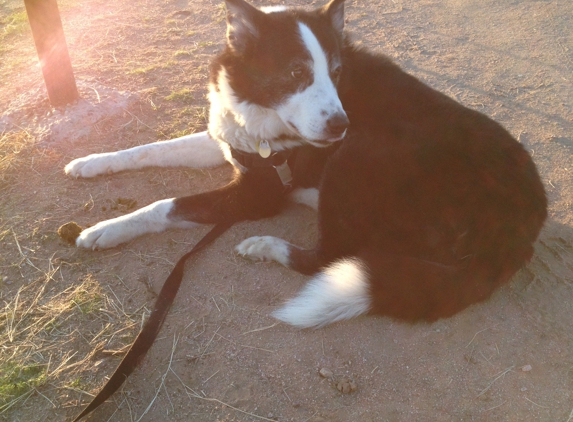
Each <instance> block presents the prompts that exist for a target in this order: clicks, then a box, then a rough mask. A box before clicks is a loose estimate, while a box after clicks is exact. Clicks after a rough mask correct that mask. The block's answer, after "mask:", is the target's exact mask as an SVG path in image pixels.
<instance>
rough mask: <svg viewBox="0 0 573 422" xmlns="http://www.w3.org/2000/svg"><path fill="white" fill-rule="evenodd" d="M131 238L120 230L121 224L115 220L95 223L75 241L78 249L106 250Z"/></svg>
mask: <svg viewBox="0 0 573 422" xmlns="http://www.w3.org/2000/svg"><path fill="white" fill-rule="evenodd" d="M131 237H132V236H129V235H127V233H126V231H125V230H122V224H121V223H119V222H118V221H117V219H116V218H114V219H111V220H105V221H102V222H100V223H97V224H96V225H95V226H93V227H90V228H88V229H85V230H84V231H82V232H81V233H80V235H79V236H78V238H77V239H76V246H77V247H78V248H86V249H93V250H96V249H107V248H113V247H114V246H117V245H119V244H120V243H123V242H125V241H127V240H129V239H130V238H131Z"/></svg>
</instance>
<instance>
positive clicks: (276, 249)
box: [235, 236, 289, 266]
mask: <svg viewBox="0 0 573 422" xmlns="http://www.w3.org/2000/svg"><path fill="white" fill-rule="evenodd" d="M235 251H236V252H237V253H238V254H240V255H242V256H244V257H246V258H250V259H252V260H255V261H277V262H280V263H281V264H283V265H285V266H288V263H289V243H288V242H286V241H284V240H282V239H279V238H277V237H273V236H253V237H249V238H248V239H245V240H243V241H242V242H241V243H239V244H238V245H237V246H235Z"/></svg>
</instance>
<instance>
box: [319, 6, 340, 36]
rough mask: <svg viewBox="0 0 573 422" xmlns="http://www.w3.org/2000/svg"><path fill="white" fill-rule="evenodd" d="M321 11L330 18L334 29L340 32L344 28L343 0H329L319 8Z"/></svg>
mask: <svg viewBox="0 0 573 422" xmlns="http://www.w3.org/2000/svg"><path fill="white" fill-rule="evenodd" d="M321 12H322V13H323V14H325V15H326V16H328V17H329V18H330V21H331V22H332V26H333V27H334V29H336V30H337V31H338V32H340V33H342V31H343V30H344V0H331V1H330V2H329V3H328V4H327V5H325V6H323V7H322V8H321Z"/></svg>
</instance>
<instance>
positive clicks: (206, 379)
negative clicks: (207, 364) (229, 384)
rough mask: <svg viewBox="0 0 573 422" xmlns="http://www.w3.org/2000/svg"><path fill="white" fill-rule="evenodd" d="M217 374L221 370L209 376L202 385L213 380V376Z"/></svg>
mask: <svg viewBox="0 0 573 422" xmlns="http://www.w3.org/2000/svg"><path fill="white" fill-rule="evenodd" d="M219 372H221V370H220V369H219V370H218V371H217V372H215V373H214V374H213V375H211V376H210V377H209V378H207V379H206V380H205V381H203V383H202V384H205V383H206V382H207V381H209V380H210V379H211V378H213V377H214V376H215V375H217V374H218V373H219Z"/></svg>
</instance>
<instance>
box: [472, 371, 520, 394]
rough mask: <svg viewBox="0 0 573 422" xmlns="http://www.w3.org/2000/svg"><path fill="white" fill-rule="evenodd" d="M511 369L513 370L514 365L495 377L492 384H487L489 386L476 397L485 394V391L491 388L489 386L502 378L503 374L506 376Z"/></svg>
mask: <svg viewBox="0 0 573 422" xmlns="http://www.w3.org/2000/svg"><path fill="white" fill-rule="evenodd" d="M513 368H515V365H511V366H510V367H509V368H507V369H506V370H504V371H502V372H501V374H499V375H498V376H497V377H495V378H494V380H493V381H492V382H490V383H489V385H488V386H487V387H486V388H484V389H483V390H482V391H481V392H480V393H479V394H478V395H477V396H476V398H477V397H479V396H481V395H482V394H483V393H485V392H486V391H487V390H489V389H490V388H491V386H492V385H493V384H494V382H496V381H497V380H498V379H500V378H501V377H503V376H504V375H505V374H507V373H508V372H509V371H511V370H512V369H513Z"/></svg>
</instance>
